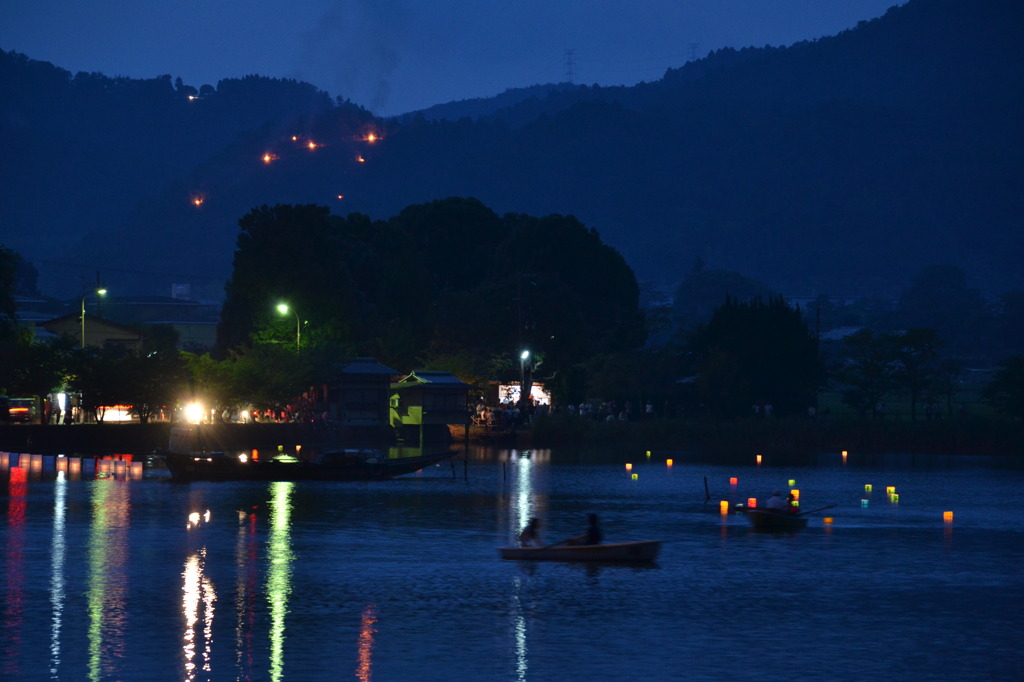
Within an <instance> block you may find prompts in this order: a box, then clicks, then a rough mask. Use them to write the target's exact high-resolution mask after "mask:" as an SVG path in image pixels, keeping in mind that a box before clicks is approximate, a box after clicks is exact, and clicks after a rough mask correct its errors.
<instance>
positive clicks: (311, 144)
mask: <svg viewBox="0 0 1024 682" xmlns="http://www.w3.org/2000/svg"><path fill="white" fill-rule="evenodd" d="M306 146H307V147H309V148H310V149H316V147H317V144H316V142H313V140H310V141H309V144H307V145H306Z"/></svg>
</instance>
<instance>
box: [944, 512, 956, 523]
mask: <svg viewBox="0 0 1024 682" xmlns="http://www.w3.org/2000/svg"><path fill="white" fill-rule="evenodd" d="M942 520H943V521H945V522H946V523H953V512H951V511H947V512H942Z"/></svg>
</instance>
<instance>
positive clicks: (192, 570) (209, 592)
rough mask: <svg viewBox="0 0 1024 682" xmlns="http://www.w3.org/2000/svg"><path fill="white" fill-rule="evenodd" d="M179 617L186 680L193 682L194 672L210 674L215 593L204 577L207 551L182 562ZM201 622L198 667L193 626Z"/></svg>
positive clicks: (205, 576) (211, 584)
mask: <svg viewBox="0 0 1024 682" xmlns="http://www.w3.org/2000/svg"><path fill="white" fill-rule="evenodd" d="M181 578H182V585H181V592H182V601H181V604H182V614H183V615H184V616H185V632H184V635H183V637H182V639H183V644H182V650H183V651H184V653H185V679H187V680H194V679H195V678H196V671H197V670H199V669H201V670H202V671H203V672H206V673H209V672H211V669H212V653H213V652H212V646H213V615H214V610H215V609H214V603H215V602H216V601H217V592H216V590H214V588H213V583H212V582H210V579H209V577H208V576H207V575H206V548H205V547H203V548H202V549H200V550H199V551H197V552H194V553H193V554H192V555H191V556H189V558H188V560H187V561H185V570H184V571H183V572H182V574H181ZM200 619H202V621H203V630H202V647H203V648H202V658H201V659H200V660H201V665H200V664H199V663H197V661H196V649H197V646H196V638H197V634H196V625H197V624H198V623H199V621H200Z"/></svg>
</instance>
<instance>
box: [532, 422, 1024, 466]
mask: <svg viewBox="0 0 1024 682" xmlns="http://www.w3.org/2000/svg"><path fill="white" fill-rule="evenodd" d="M515 441H516V443H517V444H518V445H520V446H530V447H552V446H565V445H571V444H598V443H631V444H636V445H638V446H641V447H643V448H644V449H655V448H656V449H672V450H693V451H699V452H702V453H704V454H706V455H713V456H721V457H723V458H732V457H742V456H749V455H755V454H762V455H765V456H780V455H781V456H787V457H794V456H801V455H816V454H819V453H822V452H842V451H843V450H848V451H851V452H860V453H867V454H885V453H906V454H968V455H969V454H979V455H1011V456H1021V457H1024V425H1022V424H1020V423H1012V422H1009V421H996V420H991V419H985V418H981V417H977V418H971V417H965V418H962V419H956V420H938V421H923V420H922V421H916V422H911V421H889V422H886V421H878V422H871V421H867V422H865V421H859V420H836V419H828V418H823V419H806V418H795V419H736V420H693V419H679V420H673V419H667V420H664V419H652V420H648V421H636V422H597V421H593V420H589V419H581V418H579V417H577V416H556V417H551V418H548V419H544V420H540V421H538V422H537V424H535V425H534V426H533V428H532V429H530V430H529V431H521V432H520V433H518V434H517V435H516V437H515Z"/></svg>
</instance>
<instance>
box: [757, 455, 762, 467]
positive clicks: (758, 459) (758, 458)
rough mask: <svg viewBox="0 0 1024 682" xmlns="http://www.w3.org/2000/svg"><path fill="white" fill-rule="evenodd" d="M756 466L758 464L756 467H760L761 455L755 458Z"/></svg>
mask: <svg viewBox="0 0 1024 682" xmlns="http://www.w3.org/2000/svg"><path fill="white" fill-rule="evenodd" d="M757 464H758V466H760V465H761V455H758V456H757Z"/></svg>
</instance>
